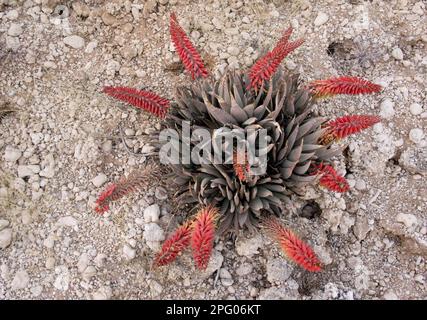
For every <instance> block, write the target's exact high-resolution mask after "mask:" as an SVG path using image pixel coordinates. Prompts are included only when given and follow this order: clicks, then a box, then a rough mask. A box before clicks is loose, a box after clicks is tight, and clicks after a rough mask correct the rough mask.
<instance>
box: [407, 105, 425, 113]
mask: <svg viewBox="0 0 427 320" xmlns="http://www.w3.org/2000/svg"><path fill="white" fill-rule="evenodd" d="M409 111H410V112H411V114H412V115H414V116H417V115H419V114H421V113H422V112H423V107H422V106H421V105H420V104H419V103H413V104H411V105H410V106H409Z"/></svg>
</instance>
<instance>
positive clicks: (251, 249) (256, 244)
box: [236, 234, 263, 257]
mask: <svg viewBox="0 0 427 320" xmlns="http://www.w3.org/2000/svg"><path fill="white" fill-rule="evenodd" d="M262 244H263V243H262V237H261V235H259V234H256V235H254V236H253V237H251V238H238V239H237V241H236V251H237V253H238V254H239V255H241V256H246V257H251V256H253V255H254V254H257V253H258V249H259V248H260V247H262Z"/></svg>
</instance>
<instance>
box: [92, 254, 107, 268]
mask: <svg viewBox="0 0 427 320" xmlns="http://www.w3.org/2000/svg"><path fill="white" fill-rule="evenodd" d="M105 259H107V256H106V255H105V254H103V253H98V255H97V256H96V257H95V259H94V262H95V265H96V266H97V267H98V268H102V267H103V265H104V261H105Z"/></svg>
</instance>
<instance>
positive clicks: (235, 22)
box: [0, 0, 427, 299]
mask: <svg viewBox="0 0 427 320" xmlns="http://www.w3.org/2000/svg"><path fill="white" fill-rule="evenodd" d="M172 11H175V12H176V13H177V16H178V19H179V20H180V22H181V24H182V25H183V27H184V28H185V30H186V31H187V32H188V33H189V34H191V38H192V39H193V42H194V43H196V46H197V48H199V49H200V51H201V52H202V53H203V56H204V57H205V58H209V61H210V62H209V66H210V68H211V70H212V72H215V71H218V70H223V69H224V68H225V67H227V66H230V67H240V68H248V67H249V66H251V65H252V63H253V61H254V60H255V59H256V58H257V57H258V56H259V55H260V54H261V53H262V52H263V50H265V49H268V48H271V46H272V45H273V44H274V42H275V41H276V40H277V39H278V37H279V36H280V32H281V31H282V30H283V29H284V28H286V27H288V26H289V25H292V26H293V27H294V37H295V38H297V37H304V38H305V39H306V42H305V44H304V45H303V46H302V47H301V48H299V49H298V50H297V51H295V52H294V53H293V54H291V56H289V57H288V58H287V59H286V62H284V63H283V64H284V66H285V67H286V68H287V69H288V70H289V71H290V72H299V73H301V77H302V79H303V80H304V81H307V80H313V79H320V78H325V77H330V76H334V75H342V74H350V75H357V76H361V77H364V78H367V79H370V80H372V81H373V82H376V83H379V84H382V85H383V86H384V90H383V92H382V93H380V94H377V95H371V96H363V97H361V96H358V97H344V96H343V97H338V98H334V99H331V100H323V101H321V102H320V103H319V104H318V105H317V106H316V109H317V110H318V111H319V112H320V113H321V114H325V115H328V116H331V117H337V116H341V115H345V114H349V113H355V114H363V113H370V114H378V115H381V116H382V118H383V121H382V123H380V124H377V125H375V126H374V127H373V128H372V129H369V130H367V131H365V132H363V133H362V134H359V135H357V136H354V137H353V136H352V137H350V138H348V139H346V140H345V141H343V142H342V144H343V145H344V146H346V149H345V157H337V159H336V161H335V166H336V167H337V168H339V171H340V172H341V173H342V174H345V175H346V178H347V179H348V180H349V182H350V184H351V186H352V189H351V191H350V192H348V193H346V194H344V195H340V194H334V193H330V192H327V191H325V190H322V189H319V188H317V187H309V188H307V190H306V194H305V196H304V200H301V199H297V198H293V199H292V200H293V201H292V202H291V203H290V204H289V205H288V206H287V209H288V210H287V211H286V212H285V213H284V216H283V218H284V221H286V222H287V223H288V224H289V225H290V226H292V227H293V228H294V229H295V230H296V231H297V232H298V233H299V234H300V235H301V236H303V237H304V239H306V240H307V241H308V242H309V243H311V244H312V245H313V247H314V249H315V250H316V252H317V253H318V255H319V256H320V258H321V259H322V261H323V263H324V265H325V268H324V271H323V272H321V273H315V274H308V273H306V272H303V271H302V270H301V269H299V268H298V267H296V266H294V265H292V264H290V263H288V262H287V261H286V260H284V259H283V257H282V255H281V253H280V251H279V250H278V249H277V248H276V247H275V246H274V245H272V243H270V241H269V240H268V239H267V238H265V237H263V236H262V235H260V234H250V233H249V232H243V233H241V234H239V235H238V236H237V239H236V240H235V241H234V239H227V238H222V239H217V242H216V245H215V252H214V255H213V257H212V259H211V262H210V265H209V267H208V269H207V270H206V271H205V272H203V273H200V272H197V271H196V270H195V269H194V266H193V264H192V261H191V258H190V256H189V254H185V255H183V256H182V257H180V258H179V259H178V260H177V261H176V262H175V263H174V264H172V265H170V266H168V267H165V268H162V269H159V270H151V269H150V264H151V261H152V259H153V256H154V252H153V249H154V250H155V249H156V248H157V247H158V246H159V244H160V242H159V241H160V240H162V238H164V236H165V235H166V236H167V235H168V234H169V232H170V231H171V227H170V224H169V223H170V221H171V211H172V210H171V209H172V208H171V202H170V201H169V200H170V199H171V196H170V195H169V198H168V199H164V197H163V196H162V192H161V191H162V190H163V189H162V188H163V187H164V186H163V187H162V181H157V180H155V181H150V182H149V183H150V184H151V188H150V189H149V191H148V192H144V193H139V194H134V195H132V196H131V197H128V198H125V199H123V200H121V201H118V202H117V203H116V204H114V206H113V207H112V209H111V210H110V211H109V213H107V214H105V215H104V216H99V215H97V214H95V213H94V211H93V206H94V201H95V200H96V197H97V195H98V194H99V193H100V191H101V190H102V189H103V187H105V186H106V184H107V183H108V182H112V181H115V180H117V179H118V178H119V177H121V176H123V175H124V174H128V173H130V172H132V171H133V170H137V169H140V168H143V167H144V164H145V163H146V162H147V161H149V159H146V158H145V157H141V156H135V155H133V154H132V152H133V151H135V152H140V151H141V150H143V149H144V141H143V136H142V134H143V133H146V132H149V131H150V130H152V129H154V128H156V126H158V125H159V123H158V120H157V119H155V118H154V117H151V116H148V115H146V114H143V113H138V112H136V111H135V110H133V109H131V108H130V107H127V106H124V105H121V104H120V103H118V102H116V101H112V100H111V99H109V98H107V97H106V96H104V95H103V94H102V88H103V86H105V85H126V86H131V87H137V88H146V89H149V90H152V91H155V92H158V93H159V94H161V95H163V96H165V97H167V98H171V99H172V98H173V89H174V88H175V87H176V86H177V85H179V84H186V83H189V81H191V80H190V78H189V77H188V75H187V74H186V73H185V72H182V70H181V69H180V68H174V66H175V65H176V62H177V61H179V60H178V57H177V55H176V54H175V52H174V51H173V46H172V44H171V42H170V38H169V34H168V17H169V13H170V12H172ZM426 13H427V2H426V1H425V0H424V1H416V0H391V1H385V0H374V1H362V0H359V1H358V0H340V1H332V0H330V1H326V0H321V1H308V0H300V1H297V0H295V1H285V0H255V1H249V0H241V1H234V0H224V1H219V0H214V1H212V0H197V1H189V0H154V1H153V0H148V1H144V0H133V1H130V0H126V1H121V0H120V1H119V0H116V1H112V0H107V1H100V0H93V1H90V0H89V1H57V0H26V1H20V0H0V104H2V105H5V104H8V105H9V106H10V107H12V108H14V109H16V112H15V113H12V114H8V115H6V116H5V117H4V119H3V120H2V121H1V124H0V299H151V298H154V299H159V298H161V299H170V298H178V299H208V298H210V299H258V298H261V299H262V298H267V299H426V298H427V294H426V292H427V290H426V277H427V262H426V257H427V220H426V209H427V206H426V199H427V192H426V191H427V190H426V189H427V188H426V172H427V158H426V155H427V143H426V134H427V131H426V117H427V110H426V106H427V104H426V100H427V94H426V92H427V90H426V89H427V72H426V71H427V55H426V52H427V50H426V43H427V27H426V26H427V14H426ZM70 36H74V37H71V38H67V37H70ZM76 36H77V37H76ZM119 127H121V128H122V129H123V132H124V135H125V141H126V143H127V144H128V145H129V150H127V149H126V148H125V147H124V144H123V141H122V138H121V134H120V130H119ZM147 147H148V146H147ZM147 147H146V148H147ZM104 175H105V176H104ZM95 177H96V179H94V178H95ZM156 191H157V197H156ZM168 191H170V192H169V194H172V192H173V190H168ZM308 201H315V202H317V203H318V204H319V206H320V208H321V209H322V213H321V215H320V216H315V217H314V218H311V219H306V218H304V217H302V216H301V214H300V211H301V208H302V207H303V206H304V205H305V204H306V203H307V202H308ZM152 204H158V205H159V206H160V211H161V214H160V220H159V222H158V223H155V227H153V223H151V227H152V228H151V229H153V228H154V231H156V232H154V233H153V232H151V233H150V236H152V237H154V238H153V239H154V240H153V241H150V242H147V238H148V236H149V235H148V231H147V229H148V228H147V225H148V222H147V221H145V220H144V210H145V209H146V208H147V207H148V206H149V205H152ZM150 210H153V211H154V213H155V214H156V210H157V208H156V206H154V207H151V208H150ZM151 231H152V230H151ZM220 268H221V269H220Z"/></svg>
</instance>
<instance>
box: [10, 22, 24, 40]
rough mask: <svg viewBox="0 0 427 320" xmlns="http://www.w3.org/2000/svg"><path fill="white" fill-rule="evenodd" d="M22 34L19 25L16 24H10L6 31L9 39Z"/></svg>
mask: <svg viewBox="0 0 427 320" xmlns="http://www.w3.org/2000/svg"><path fill="white" fill-rule="evenodd" d="M22 32H24V30H23V29H22V27H21V25H19V24H17V23H12V24H11V25H10V27H9V30H7V34H8V35H9V36H11V37H17V36H20V35H21V34H22Z"/></svg>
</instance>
